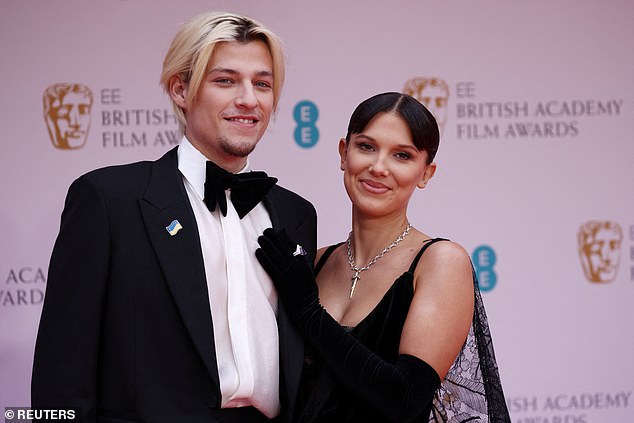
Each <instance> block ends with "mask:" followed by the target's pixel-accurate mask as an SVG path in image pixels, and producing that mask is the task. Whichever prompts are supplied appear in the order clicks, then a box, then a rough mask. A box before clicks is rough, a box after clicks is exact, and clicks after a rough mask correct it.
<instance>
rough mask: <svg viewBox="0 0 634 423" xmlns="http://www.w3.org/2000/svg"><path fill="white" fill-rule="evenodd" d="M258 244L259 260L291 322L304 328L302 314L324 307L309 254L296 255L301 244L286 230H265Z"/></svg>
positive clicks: (256, 253) (256, 254)
mask: <svg viewBox="0 0 634 423" xmlns="http://www.w3.org/2000/svg"><path fill="white" fill-rule="evenodd" d="M258 243H259V244H260V248H258V249H257V250H256V251H255V256H256V257H257V259H258V261H259V262H260V264H261V265H262V267H263V268H264V270H266V272H267V273H268V274H269V276H270V277H271V279H272V280H273V283H274V284H275V287H276V288H277V295H278V297H279V298H280V299H281V300H282V303H283V304H284V308H285V309H286V311H287V312H288V314H289V317H290V319H291V321H293V322H294V323H295V324H296V325H297V326H300V324H301V320H302V319H301V318H300V319H299V320H300V321H298V314H303V313H305V312H306V311H307V310H308V309H315V308H319V307H320V306H319V298H318V291H317V284H316V283H315V275H314V274H313V267H312V265H311V264H310V263H309V262H308V259H307V256H306V255H305V254H304V255H302V254H297V255H293V253H294V252H295V250H296V249H297V245H298V244H297V243H295V242H293V241H292V240H291V239H290V238H289V236H288V235H287V234H286V231H284V230H283V229H282V230H281V231H274V230H273V229H271V228H268V229H265V230H264V233H263V234H262V235H261V236H260V237H259V238H258Z"/></svg>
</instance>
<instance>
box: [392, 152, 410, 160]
mask: <svg viewBox="0 0 634 423" xmlns="http://www.w3.org/2000/svg"><path fill="white" fill-rule="evenodd" d="M395 156H396V157H397V158H399V159H401V160H409V159H411V158H412V156H410V155H409V154H408V153H404V152H399V153H396V154H395Z"/></svg>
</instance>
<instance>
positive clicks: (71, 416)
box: [4, 407, 80, 423]
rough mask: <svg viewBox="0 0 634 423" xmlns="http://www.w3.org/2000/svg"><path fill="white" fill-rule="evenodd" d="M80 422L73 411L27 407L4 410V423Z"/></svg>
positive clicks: (76, 412)
mask: <svg viewBox="0 0 634 423" xmlns="http://www.w3.org/2000/svg"><path fill="white" fill-rule="evenodd" d="M33 420H35V421H47V422H51V421H52V422H56V421H60V422H62V421H66V422H69V421H70V422H72V421H75V422H78V421H80V413H79V412H78V411H77V410H73V409H39V408H28V407H6V408H5V409H4V421H5V423H12V422H30V421H33Z"/></svg>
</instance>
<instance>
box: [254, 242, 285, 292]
mask: <svg viewBox="0 0 634 423" xmlns="http://www.w3.org/2000/svg"><path fill="white" fill-rule="evenodd" d="M255 257H256V258H257V259H258V261H259V262H260V265H261V266H262V268H263V269H264V270H265V271H266V273H267V274H268V275H269V276H270V277H271V279H272V280H273V282H274V283H275V284H276V285H277V283H278V281H281V280H282V277H283V275H282V273H281V272H280V270H279V268H278V267H277V266H276V265H275V264H273V262H272V261H271V259H270V258H269V256H268V255H267V254H266V253H265V252H264V250H262V249H261V248H258V249H257V250H255Z"/></svg>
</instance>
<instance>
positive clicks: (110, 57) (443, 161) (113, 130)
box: [0, 0, 634, 423]
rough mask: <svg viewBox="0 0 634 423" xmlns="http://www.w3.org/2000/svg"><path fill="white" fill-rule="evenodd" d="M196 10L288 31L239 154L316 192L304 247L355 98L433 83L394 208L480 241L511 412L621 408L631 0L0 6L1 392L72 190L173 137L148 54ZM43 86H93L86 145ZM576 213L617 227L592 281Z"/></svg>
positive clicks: (25, 344)
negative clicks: (431, 140) (426, 118)
mask: <svg viewBox="0 0 634 423" xmlns="http://www.w3.org/2000/svg"><path fill="white" fill-rule="evenodd" d="M206 10H231V11H235V12H238V13H244V14H247V15H250V16H252V17H254V18H256V19H259V20H261V21H262V22H264V23H265V24H266V25H267V26H269V27H270V28H271V29H273V30H274V31H276V32H277V33H278V34H279V35H280V36H281V37H282V38H283V39H284V41H285V45H286V51H287V56H288V77H287V84H286V87H285V90H284V93H283V96H282V99H281V103H280V108H279V113H278V115H277V117H276V120H275V122H274V123H273V124H272V125H271V128H270V129H269V131H268V133H267V134H266V135H265V138H264V139H263V141H262V143H261V145H260V146H259V147H258V149H257V152H256V154H255V155H254V156H253V158H252V163H253V165H254V167H255V168H261V169H265V170H267V171H268V172H269V173H271V174H273V175H276V176H278V177H279V179H280V181H281V183H282V184H283V185H285V186H287V187H289V188H291V189H293V190H296V191H297V192H299V193H301V194H303V195H304V196H305V197H307V198H308V199H310V200H311V201H313V203H314V204H315V206H316V208H317V211H318V213H319V220H320V228H319V244H320V245H325V244H330V243H333V242H336V241H339V240H342V239H343V238H345V236H346V234H347V232H348V231H349V229H350V227H349V221H350V209H349V205H348V204H349V203H348V200H347V197H346V195H345V192H344V190H343V189H342V183H341V173H340V171H339V168H338V156H337V152H336V147H337V141H338V139H339V138H340V137H341V136H343V135H344V134H345V128H346V124H347V120H348V118H349V115H350V113H351V111H352V109H353V108H354V106H355V105H356V104H357V103H358V102H360V101H361V100H363V99H364V98H366V97H368V96H370V95H372V94H375V93H377V92H380V91H387V90H391V91H400V90H402V89H403V87H404V86H405V84H406V82H407V81H409V80H411V79H413V78H423V79H427V80H430V79H432V78H436V79H438V80H442V81H444V83H446V86H447V88H448V94H447V93H445V97H446V98H445V100H446V103H445V106H444V107H441V109H440V110H439V111H438V113H439V114H441V113H446V122H445V127H444V133H443V139H442V142H441V147H440V151H439V154H438V156H437V162H438V172H437V174H436V176H435V178H434V179H433V180H432V181H431V184H430V185H429V187H428V188H426V189H425V190H424V191H420V192H418V193H417V195H416V196H415V198H414V199H413V201H412V203H411V207H410V211H409V214H410V219H411V221H412V222H413V223H414V224H415V226H417V227H419V228H420V229H422V230H424V231H425V232H427V233H430V234H433V235H437V236H444V237H448V238H451V239H453V240H456V241H458V242H460V243H461V244H463V245H464V246H465V247H466V248H467V249H468V250H469V251H475V250H476V249H477V248H478V247H483V248H482V249H480V250H479V251H484V253H483V254H481V255H478V257H474V262H475V263H476V266H477V267H478V268H479V270H480V271H481V277H482V278H483V280H486V281H488V283H489V285H488V286H487V287H486V288H490V289H488V290H487V291H486V292H485V293H484V301H485V304H486V306H487V311H488V313H489V319H490V324H491V328H492V332H493V339H494V344H495V348H496V352H497V356H498V361H499V365H500V370H501V374H502V380H503V385H504V388H505V392H506V394H507V397H508V401H509V407H510V410H511V414H512V416H513V421H516V422H525V423H528V422H531V423H538V422H539V423H545V422H550V423H553V422H562V423H563V422H566V423H586V422H596V423H599V422H606V421H610V422H629V421H631V416H632V414H634V404H633V402H634V398H633V397H632V392H633V391H634V364H633V361H632V358H633V357H634V341H633V340H632V335H631V332H632V329H631V328H632V327H633V326H634V307H632V302H633V301H632V300H633V298H634V213H633V212H634V198H633V194H632V193H633V190H632V181H634V139H633V137H634V107H633V106H634V85H633V84H632V82H631V78H632V76H633V75H634V54H633V53H634V51H633V48H632V47H633V44H632V41H633V40H634V25H632V17H633V16H634V5H633V4H632V3H631V2H630V1H626V0H611V1H598V0H592V1H584V2H579V1H571V0H564V1H559V2H550V1H544V0H538V1H533V2H506V1H501V0H483V1H480V2H456V1H445V2H440V1H424V2H409V1H404V0H400V1H399V0H397V1H390V2H383V4H379V3H372V6H369V3H368V2H365V1H361V0H354V1H347V2H342V1H332V0H324V1H320V2H312V3H309V2H297V1H290V0H283V1H277V2H274V3H271V2H250V1H247V0H232V1H204V0H188V1H183V2H173V1H162V0H152V1H150V0H127V1H126V0H99V1H91V2H86V1H80V0H59V1H55V2H48V1H35V0H22V1H19V2H18V1H13V2H9V1H4V2H2V3H0V53H1V54H2V57H3V66H2V67H1V68H0V73H1V75H2V81H3V83H2V85H1V87H0V93H1V95H0V102H1V104H2V113H1V114H0V124H1V127H2V129H3V134H4V142H3V143H2V147H1V148H2V154H0V172H1V175H2V177H1V178H0V189H1V191H2V193H3V201H2V207H1V208H0V213H1V214H0V218H1V221H2V226H3V236H2V237H1V238H0V255H1V257H2V259H1V260H0V408H3V407H8V406H27V405H28V404H29V383H30V369H31V362H32V354H33V345H34V341H35V335H36V329H37V323H38V319H39V314H40V310H41V299H42V294H43V292H44V290H45V287H46V272H47V266H48V259H49V255H50V251H51V247H52V244H53V242H54V239H55V236H56V234H57V230H58V227H59V215H60V212H61V209H62V206H63V200H64V196H65V193H66V190H67V188H68V185H69V184H70V183H71V181H72V180H73V179H75V178H76V177H77V176H78V175H80V174H81V173H83V172H85V171H88V170H90V169H93V168H96V167H100V166H104V165H109V164H115V163H125V162H130V161H135V160H142V159H154V158H157V157H159V156H160V155H161V154H162V153H163V152H165V151H166V150H167V149H169V148H170V145H171V143H172V142H173V141H174V137H175V130H176V125H175V124H174V122H173V119H171V116H170V113H169V110H170V106H169V103H168V101H167V98H166V96H165V95H164V94H163V93H162V92H161V90H160V88H159V86H158V79H159V74H160V66H161V61H162V56H163V54H164V53H165V51H166V49H167V45H168V43H169V41H170V39H171V37H172V36H173V34H174V33H175V31H176V29H177V28H178V27H179V25H180V24H181V23H182V22H184V21H186V20H187V19H189V18H190V17H192V16H193V15H195V14H197V13H199V12H202V11H206ZM56 83H76V84H82V85H83V86H85V87H87V89H89V90H90V91H91V92H92V94H93V104H92V107H91V108H90V110H89V112H88V113H87V114H86V115H84V118H89V119H90V129H89V133H88V136H87V138H86V141H85V145H84V146H83V147H82V148H78V149H74V150H64V149H59V148H56V147H55V146H54V145H53V142H52V140H51V138H50V136H49V132H48V130H47V126H46V123H45V120H44V107H43V102H42V98H43V93H44V91H45V90H46V89H47V87H50V86H52V85H54V84H56ZM304 101H306V102H308V103H302V104H303V105H304V106H303V107H305V109H303V114H302V117H303V118H302V119H297V118H296V116H295V115H294V111H295V108H296V107H297V106H298V104H299V103H300V102H304ZM300 107H301V105H300ZM311 107H314V108H311ZM166 111H167V112H166ZM315 111H317V112H318V113H315ZM166 114H167V116H166ZM298 127H299V128H298ZM307 127H308V129H306V128H307ZM296 131H299V133H300V134H302V138H297V139H296V136H295V133H296ZM317 133H318V138H317V137H316V134H317ZM300 144H303V145H301V146H300ZM307 144H314V145H311V146H308V145H307ZM589 221H599V222H608V223H607V224H606V225H605V226H606V227H608V228H610V229H609V230H608V231H607V232H606V233H607V234H608V235H610V234H612V235H613V234H616V233H617V231H618V228H620V230H621V240H620V242H615V241H614V240H613V242H612V244H611V247H609V248H608V247H606V248H608V249H609V251H607V250H606V251H605V255H608V256H610V257H612V259H613V263H614V262H615V260H618V265H615V266H614V268H613V269H612V274H611V275H607V276H606V275H603V276H601V277H600V278H599V281H592V280H591V279H592V275H587V274H586V273H584V268H583V265H582V261H581V260H580V253H579V248H578V233H579V231H580V229H582V228H583V225H584V224H585V223H586V222H589ZM614 236H616V235H614ZM492 253H493V254H494V255H495V260H494V261H493V260H492V257H493V256H492ZM487 254H488V255H487ZM597 254H599V253H597ZM487 260H488V262H487ZM601 278H603V279H601ZM608 279H609V280H608ZM601 280H603V282H601ZM86 282H87V283H89V282H90V275H86ZM493 282H495V284H493Z"/></svg>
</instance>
